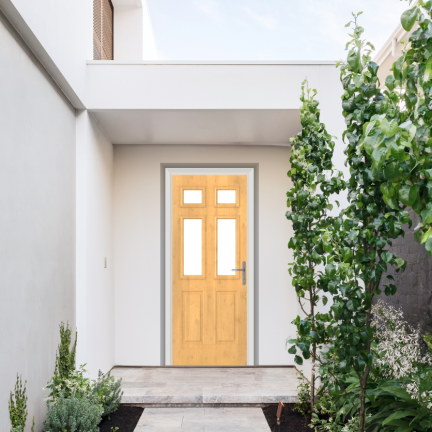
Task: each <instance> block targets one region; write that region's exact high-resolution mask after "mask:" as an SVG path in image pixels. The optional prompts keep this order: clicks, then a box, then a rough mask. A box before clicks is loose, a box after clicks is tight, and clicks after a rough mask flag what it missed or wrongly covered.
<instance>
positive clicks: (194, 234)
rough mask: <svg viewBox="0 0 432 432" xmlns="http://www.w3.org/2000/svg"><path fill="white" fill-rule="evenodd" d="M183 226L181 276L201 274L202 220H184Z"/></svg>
mask: <svg viewBox="0 0 432 432" xmlns="http://www.w3.org/2000/svg"><path fill="white" fill-rule="evenodd" d="M183 222H184V226H183V265H184V268H183V274H184V275H185V276H201V274H202V219H184V220H183Z"/></svg>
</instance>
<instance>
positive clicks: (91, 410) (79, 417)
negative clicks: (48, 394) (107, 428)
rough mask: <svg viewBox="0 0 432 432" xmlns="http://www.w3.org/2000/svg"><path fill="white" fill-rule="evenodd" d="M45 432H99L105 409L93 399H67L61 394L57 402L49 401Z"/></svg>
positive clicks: (72, 397)
mask: <svg viewBox="0 0 432 432" xmlns="http://www.w3.org/2000/svg"><path fill="white" fill-rule="evenodd" d="M47 408H48V412H47V419H46V420H45V421H44V428H45V429H44V431H45V432H98V431H99V428H98V424H99V423H100V422H101V420H102V412H103V409H102V407H101V406H100V405H98V404H97V403H95V402H94V401H93V400H92V399H91V398H77V397H75V396H70V397H65V395H64V394H63V393H61V394H59V395H58V396H57V398H56V400H55V401H54V402H53V401H50V400H48V401H47Z"/></svg>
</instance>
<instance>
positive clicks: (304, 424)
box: [119, 404, 313, 432]
mask: <svg viewBox="0 0 432 432" xmlns="http://www.w3.org/2000/svg"><path fill="white" fill-rule="evenodd" d="M277 407H278V406H277V404H272V405H268V406H266V407H265V408H263V412H264V415H265V418H266V420H267V423H268V425H269V426H270V430H271V431H272V432H313V429H311V428H310V427H309V426H308V425H309V424H310V421H311V418H310V415H308V416H307V417H305V416H302V415H301V414H299V413H298V412H297V411H294V404H285V410H284V413H283V415H282V419H281V424H280V426H278V425H277V424H276V411H277ZM119 432H120V431H119Z"/></svg>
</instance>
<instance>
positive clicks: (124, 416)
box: [99, 405, 144, 432]
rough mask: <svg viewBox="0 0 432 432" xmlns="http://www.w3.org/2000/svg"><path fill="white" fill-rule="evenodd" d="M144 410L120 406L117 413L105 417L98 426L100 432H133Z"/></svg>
mask: <svg viewBox="0 0 432 432" xmlns="http://www.w3.org/2000/svg"><path fill="white" fill-rule="evenodd" d="M143 411H144V408H140V407H135V406H127V405H120V406H119V407H118V409H117V411H114V412H113V413H111V415H110V416H109V417H110V418H108V417H105V418H104V419H103V420H102V422H101V423H100V424H99V431H100V432H113V431H114V430H115V429H116V428H118V429H119V432H133V431H134V430H135V427H136V425H137V423H138V420H139V419H140V417H141V414H142V413H143Z"/></svg>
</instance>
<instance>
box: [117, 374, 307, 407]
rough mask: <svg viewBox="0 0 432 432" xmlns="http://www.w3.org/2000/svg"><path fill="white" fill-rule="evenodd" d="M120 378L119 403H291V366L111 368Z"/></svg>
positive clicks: (294, 388)
mask: <svg viewBox="0 0 432 432" xmlns="http://www.w3.org/2000/svg"><path fill="white" fill-rule="evenodd" d="M112 375H113V376H114V377H115V378H117V379H118V378H122V390H123V392H124V394H123V398H122V403H128V404H152V405H155V404H204V405H205V404H262V403H277V402H279V401H280V400H281V401H282V402H286V403H295V402H297V400H298V397H297V385H298V376H299V375H298V372H297V371H296V369H295V368H291V367H282V368H265V367H263V368H260V367H257V368H152V367H142V368H128V367H116V368H114V369H113V370H112Z"/></svg>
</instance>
